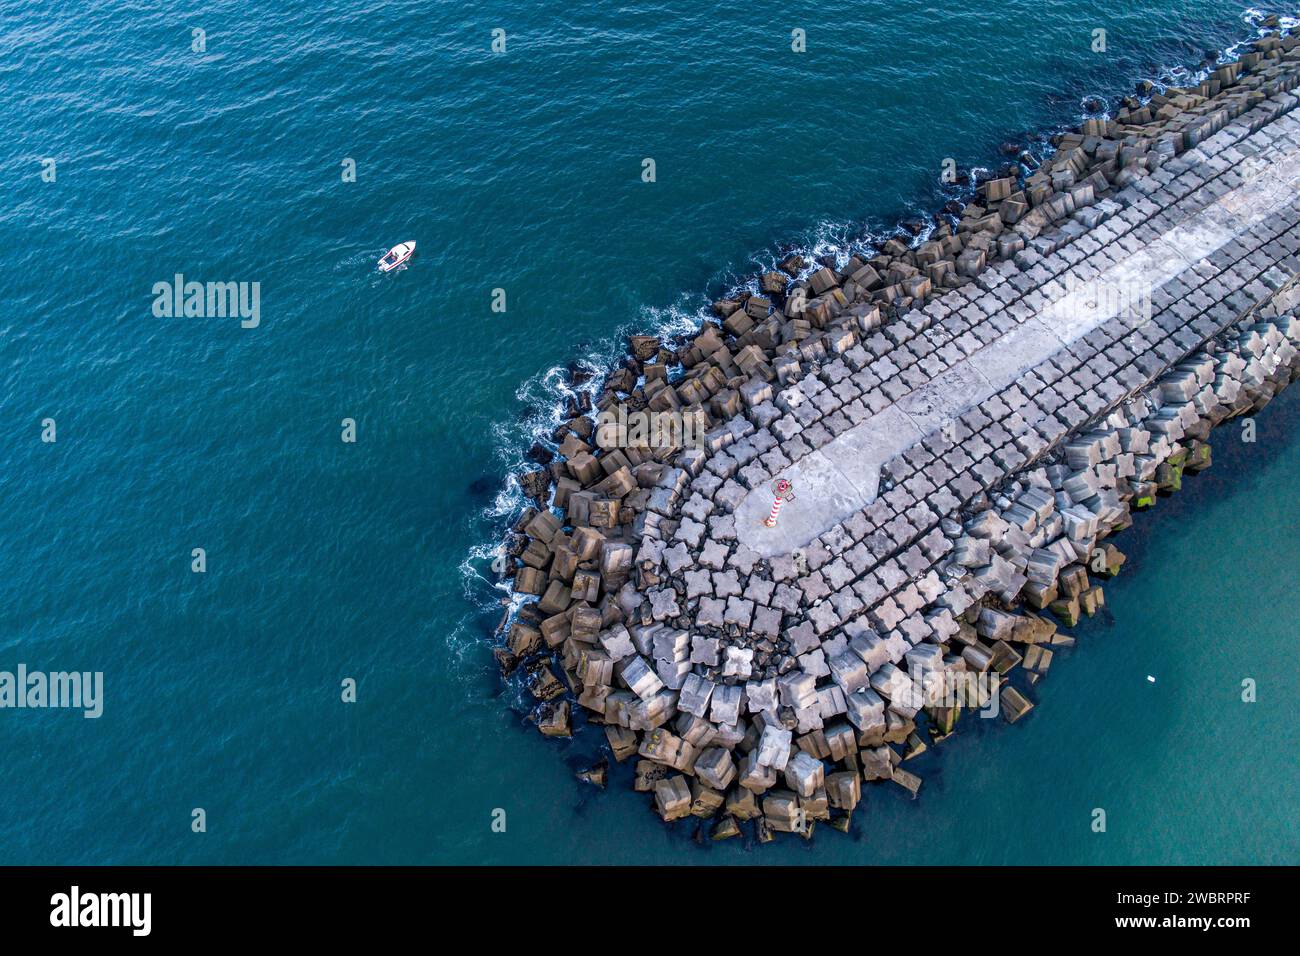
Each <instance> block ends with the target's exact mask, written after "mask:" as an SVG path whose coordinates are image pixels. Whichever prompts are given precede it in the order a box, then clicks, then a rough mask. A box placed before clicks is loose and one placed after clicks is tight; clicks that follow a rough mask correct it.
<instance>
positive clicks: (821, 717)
mask: <svg viewBox="0 0 1300 956" xmlns="http://www.w3.org/2000/svg"><path fill="white" fill-rule="evenodd" d="M1294 47H1295V43H1294V42H1293V40H1292V39H1291V38H1287V37H1281V36H1277V37H1271V38H1265V39H1263V40H1261V41H1259V42H1258V43H1256V44H1255V48H1254V50H1253V51H1252V52H1250V53H1248V54H1246V55H1245V56H1244V57H1242V58H1241V59H1240V60H1238V61H1236V62H1234V63H1230V64H1224V65H1223V66H1221V67H1220V68H1219V69H1218V70H1217V71H1216V72H1215V73H1213V74H1212V75H1211V76H1210V77H1209V78H1207V79H1206V80H1205V81H1204V82H1203V83H1201V84H1200V85H1199V86H1198V87H1197V88H1195V89H1183V90H1164V91H1161V92H1158V93H1154V95H1151V96H1150V97H1149V98H1148V97H1145V96H1144V97H1143V98H1142V99H1140V100H1139V99H1137V98H1135V99H1134V100H1132V101H1131V102H1130V103H1129V104H1127V105H1126V106H1125V107H1124V108H1123V109H1121V110H1120V111H1118V112H1117V113H1116V115H1115V117H1114V118H1113V119H1108V120H1090V121H1088V122H1087V123H1085V124H1084V126H1083V127H1082V128H1081V129H1080V130H1079V131H1078V132H1077V133H1072V134H1067V135H1065V136H1062V137H1061V138H1060V139H1059V141H1058V143H1057V147H1058V148H1057V151H1056V153H1055V154H1054V155H1053V156H1052V157H1051V158H1050V160H1049V161H1048V162H1046V163H1044V164H1043V166H1042V167H1041V168H1038V169H1021V170H1020V171H1019V172H1018V173H1017V174H1015V175H1008V176H999V177H996V178H993V179H989V180H987V181H985V182H983V183H981V184H980V187H979V194H978V196H977V197H975V198H974V199H973V200H972V201H971V202H969V203H967V204H966V205H965V206H964V207H963V208H962V209H960V210H953V211H952V215H951V216H950V217H949V216H944V217H941V218H940V219H939V220H938V221H937V222H936V226H935V229H934V230H933V232H931V233H930V234H929V235H928V237H927V240H926V241H925V242H923V243H916V244H912V243H908V242H905V241H903V240H902V239H896V240H891V241H888V242H886V243H884V244H883V245H882V246H881V248H880V249H878V250H874V252H863V253H861V254H859V255H855V256H853V257H851V258H849V260H848V261H847V262H846V263H843V264H837V263H812V264H809V263H805V262H802V261H800V260H798V259H797V258H792V259H788V260H786V261H785V262H783V263H782V269H783V271H781V272H774V273H769V274H766V275H764V276H762V277H761V278H760V280H759V281H760V287H759V291H758V293H757V294H750V295H745V296H737V297H736V298H734V299H728V300H723V301H720V302H719V303H717V305H716V306H715V311H716V312H717V317H718V321H717V323H710V324H708V325H706V327H705V328H704V329H702V330H701V331H700V333H699V334H698V335H696V336H692V337H690V338H689V339H687V340H684V341H680V342H676V341H675V342H669V343H664V342H661V341H659V340H658V339H656V338H653V337H648V336H638V337H634V338H633V340H632V342H631V343H630V346H631V354H630V355H629V357H628V360H627V361H626V362H625V363H624V365H623V366H622V367H620V368H619V369H618V370H616V371H614V372H613V373H611V374H610V375H609V376H608V377H607V378H606V380H605V382H604V388H603V391H602V393H601V395H600V397H599V398H598V400H597V401H596V402H595V407H594V408H576V409H574V412H575V414H574V416H573V417H572V418H571V420H570V421H569V422H568V423H566V424H565V425H564V426H562V427H561V429H560V430H559V431H558V432H557V434H556V435H555V436H554V437H555V448H554V449H553V450H547V449H544V450H543V451H544V452H545V454H543V455H539V457H546V456H547V455H553V456H554V457H553V458H552V459H551V460H548V461H546V462H545V467H543V468H539V469H538V470H536V471H534V472H531V473H529V474H527V475H525V476H523V477H522V479H521V483H522V485H523V487H524V488H525V489H526V491H527V492H528V493H529V494H530V495H531V496H532V497H534V498H535V499H536V503H537V506H538V507H537V508H536V509H534V510H530V512H528V513H526V514H525V515H523V516H522V517H521V519H520V521H519V523H518V525H517V526H516V530H517V534H516V535H515V536H513V537H512V538H511V540H510V541H509V542H508V543H507V547H506V553H507V554H508V555H509V556H510V558H511V559H512V560H511V562H510V567H509V568H508V571H507V573H509V574H510V575H511V576H512V578H513V582H514V586H515V589H516V590H517V591H518V592H519V593H521V594H526V595H533V596H535V597H536V598H537V600H536V601H533V602H530V603H528V604H526V605H524V607H523V608H522V609H521V610H520V612H519V614H518V616H517V617H516V618H515V619H514V620H513V621H511V622H510V624H509V627H508V630H507V637H506V642H505V646H504V647H503V648H502V649H501V651H500V652H499V655H498V657H499V660H500V661H501V663H502V666H503V670H504V671H505V672H507V673H508V674H509V673H513V672H514V671H515V670H516V669H520V670H521V671H522V673H523V675H524V679H525V680H526V681H527V682H528V685H529V687H530V689H531V691H532V693H534V694H535V695H536V696H537V697H538V698H539V700H540V701H541V703H540V704H539V705H538V708H537V711H536V719H537V722H538V726H539V727H540V728H541V730H542V731H543V732H544V733H548V734H567V733H570V732H571V731H572V728H573V725H574V723H575V721H577V720H578V719H579V718H578V715H579V714H585V715H587V716H586V718H585V719H586V720H587V722H589V723H598V724H603V726H604V732H605V735H606V737H607V738H608V743H609V747H610V750H611V752H612V755H613V756H614V757H615V758H616V759H619V760H630V759H633V758H636V759H637V762H638V768H637V769H638V772H637V786H638V788H639V789H644V790H646V791H649V792H653V794H654V800H655V805H656V806H657V808H658V809H659V812H660V813H661V814H662V815H663V816H664V817H665V818H666V819H676V818H679V817H683V816H688V815H695V816H699V817H707V818H712V819H713V820H714V821H715V823H714V830H715V835H716V836H719V837H721V836H727V835H731V834H733V833H735V832H737V830H738V824H739V822H742V821H744V820H747V819H755V820H757V825H758V829H759V832H760V834H764V835H766V834H768V833H770V832H771V831H773V830H797V831H799V832H802V833H805V834H806V833H809V832H811V830H812V828H813V826H814V824H815V822H816V821H818V820H823V819H824V820H829V821H831V822H832V823H835V824H837V825H841V826H847V825H848V819H849V817H848V814H849V813H851V811H852V809H853V807H854V806H855V805H856V804H857V802H858V800H859V799H860V796H861V786H862V784H863V783H865V782H867V781H873V780H887V781H892V782H894V783H896V784H899V785H900V786H903V787H906V788H907V789H909V790H911V791H913V792H915V791H916V790H917V789H918V788H919V787H920V785H921V781H920V780H919V779H918V778H917V777H916V776H915V775H914V774H912V773H910V772H909V771H908V770H906V769H905V767H904V764H905V761H906V759H907V757H908V756H910V755H912V754H915V753H917V752H919V750H920V749H921V748H923V747H924V746H925V745H926V736H927V735H928V736H929V737H930V739H934V738H935V737H940V736H943V735H946V734H947V733H949V732H951V730H952V729H953V727H954V726H955V724H956V722H957V719H958V716H959V715H960V713H961V712H962V711H963V710H972V709H980V708H983V709H986V710H987V709H991V708H992V707H994V706H996V708H997V709H998V710H999V711H1000V712H1001V713H1002V714H1003V715H1004V716H1005V717H1006V718H1007V719H1010V720H1015V719H1019V717H1020V716H1021V715H1023V714H1024V713H1025V712H1026V711H1027V710H1028V709H1029V707H1030V706H1031V702H1032V696H1033V688H1034V685H1035V683H1036V679H1037V677H1038V676H1040V675H1041V674H1043V673H1045V672H1046V670H1047V668H1048V667H1049V666H1050V663H1051V648H1052V647H1053V646H1056V645H1060V644H1062V643H1065V642H1067V641H1068V640H1069V638H1068V637H1066V636H1065V635H1063V634H1061V632H1060V631H1059V630H1058V626H1057V622H1058V621H1064V622H1065V623H1066V624H1069V623H1072V622H1073V620H1075V619H1076V618H1077V616H1078V615H1079V614H1081V613H1089V612H1092V611H1095V610H1096V608H1097V607H1098V606H1099V605H1100V603H1101V601H1102V600H1103V599H1104V598H1103V592H1102V590H1101V587H1100V585H1099V584H1098V583H1096V581H1097V580H1098V579H1099V578H1104V577H1105V576H1107V575H1109V574H1113V573H1115V572H1116V571H1117V570H1118V567H1119V564H1120V563H1121V561H1122V556H1121V555H1120V554H1119V553H1118V551H1116V550H1115V549H1114V548H1113V546H1109V545H1107V544H1105V543H1103V540H1104V538H1105V536H1106V535H1107V534H1109V533H1111V532H1113V531H1114V530H1117V529H1119V528H1122V527H1124V526H1125V525H1126V523H1127V522H1129V521H1131V517H1130V512H1131V511H1132V510H1134V509H1138V508H1142V507H1149V506H1150V505H1151V504H1153V503H1154V502H1155V501H1156V500H1157V495H1158V493H1160V492H1162V491H1163V492H1168V491H1172V490H1175V489H1176V488H1177V486H1178V483H1179V482H1180V481H1181V477H1182V474H1183V473H1184V472H1185V471H1194V470H1197V469H1198V468H1201V467H1204V466H1206V465H1207V464H1208V463H1209V451H1208V447H1209V446H1208V442H1207V439H1208V437H1209V430H1210V428H1212V427H1213V426H1214V425H1215V424H1218V423H1220V422H1222V421H1224V420H1225V419H1227V418H1230V417H1234V416H1239V415H1243V414H1248V413H1250V412H1251V411H1253V410H1254V409H1256V408H1257V407H1261V406H1262V404H1263V403H1265V402H1266V401H1267V400H1268V398H1270V397H1271V396H1272V395H1273V394H1275V393H1276V391H1277V390H1278V389H1279V388H1281V387H1283V386H1284V385H1285V384H1286V383H1288V382H1289V381H1291V379H1292V377H1293V372H1294V370H1295V368H1296V361H1295V359H1296V345H1297V344H1298V343H1300V339H1298V338H1297V332H1298V330H1297V326H1296V325H1295V323H1294V320H1293V319H1292V318H1291V317H1290V310H1291V308H1292V306H1293V305H1294V303H1293V301H1292V298H1291V286H1290V277H1291V275H1292V274H1293V273H1294V272H1295V271H1296V269H1297V266H1298V265H1300V263H1297V260H1296V257H1295V252H1296V243H1295V236H1296V230H1295V225H1296V219H1297V209H1296V196H1297V191H1296V184H1297V178H1298V177H1297V173H1298V171H1300V170H1298V168H1297V149H1300V140H1297V137H1296V132H1297V124H1296V121H1295V120H1294V118H1293V117H1292V116H1290V115H1288V113H1289V111H1290V110H1291V109H1292V108H1293V107H1294V105H1295V104H1296V100H1295V98H1294V97H1293V96H1292V95H1291V94H1290V93H1289V92H1288V91H1289V90H1291V89H1293V88H1294V87H1295V85H1296V83H1297V81H1298V74H1297V69H1298V68H1300V62H1298V58H1300V53H1298V52H1297V51H1295V50H1294ZM611 410H622V412H623V414H622V415H615V416H613V417H612V418H611V417H605V418H604V420H603V422H602V418H601V417H600V416H599V415H598V414H597V413H600V414H601V415H603V414H604V413H607V412H609V411H611ZM634 413H647V414H656V415H667V416H668V421H669V423H670V424H672V425H673V426H675V430H674V427H669V428H658V429H656V428H638V427H636V425H635V424H634V422H637V421H640V420H641V419H634V418H632V417H631V416H632V414H634ZM687 424H689V425H690V426H691V427H690V429H689V431H690V433H691V434H699V435H701V436H702V438H701V440H700V442H699V443H698V444H694V443H692V444H690V445H686V444H682V445H676V444H674V443H673V442H674V436H676V437H681V436H684V435H686V434H687V432H688V429H687V428H686V427H684V426H685V425H687ZM778 478H784V479H786V480H788V481H790V482H791V483H792V485H793V490H794V493H795V497H794V498H793V499H791V500H788V502H787V503H786V504H785V506H784V510H783V511H782V512H781V514H780V515H779V518H778V520H777V522H776V524H775V526H772V527H769V526H768V525H767V524H766V523H765V521H764V519H765V518H767V517H768V515H769V514H770V508H771V506H772V504H773V496H772V493H771V484H772V482H773V481H774V480H776V479H778ZM1048 615H1050V617H1049V616H1048ZM995 676H996V680H994V679H993V678H994V677H995ZM972 678H976V679H972ZM978 678H987V679H984V680H980V679H978ZM575 702H576V704H577V707H576V708H575V706H574V704H575ZM597 776H598V775H593V779H596V777H597Z"/></svg>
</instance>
